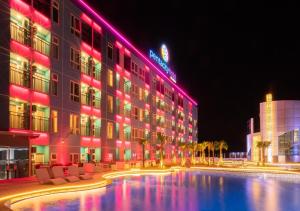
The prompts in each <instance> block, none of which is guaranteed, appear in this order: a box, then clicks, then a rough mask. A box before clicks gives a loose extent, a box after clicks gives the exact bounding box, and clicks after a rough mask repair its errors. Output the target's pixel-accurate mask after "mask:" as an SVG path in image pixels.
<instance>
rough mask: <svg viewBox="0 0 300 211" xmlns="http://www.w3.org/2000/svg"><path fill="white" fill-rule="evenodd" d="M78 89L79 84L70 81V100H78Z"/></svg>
mask: <svg viewBox="0 0 300 211" xmlns="http://www.w3.org/2000/svg"><path fill="white" fill-rule="evenodd" d="M79 90H80V89H79V84H78V83H76V82H74V81H71V89H70V96H71V100H72V101H74V102H79Z"/></svg>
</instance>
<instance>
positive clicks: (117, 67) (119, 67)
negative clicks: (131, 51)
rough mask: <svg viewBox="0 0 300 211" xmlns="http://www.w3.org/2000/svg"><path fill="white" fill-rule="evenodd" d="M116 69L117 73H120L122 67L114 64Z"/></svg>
mask: <svg viewBox="0 0 300 211" xmlns="http://www.w3.org/2000/svg"><path fill="white" fill-rule="evenodd" d="M116 69H117V71H119V72H121V71H122V67H121V66H120V65H118V64H116Z"/></svg>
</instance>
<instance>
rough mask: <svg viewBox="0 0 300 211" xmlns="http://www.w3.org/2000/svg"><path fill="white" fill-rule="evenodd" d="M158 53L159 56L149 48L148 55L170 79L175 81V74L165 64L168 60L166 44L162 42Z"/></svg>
mask: <svg viewBox="0 0 300 211" xmlns="http://www.w3.org/2000/svg"><path fill="white" fill-rule="evenodd" d="M160 53H161V57H160V56H158V55H157V54H156V53H155V52H154V51H153V50H150V51H149V57H150V59H152V60H153V61H155V62H156V63H157V64H158V65H159V66H160V67H161V68H162V69H163V70H164V71H165V73H167V75H168V76H169V77H170V79H171V80H172V81H174V82H175V83H176V75H175V73H174V72H173V71H172V70H171V69H170V68H169V66H168V64H167V63H168V62H169V51H168V48H167V46H166V45H164V44H163V45H162V46H161V48H160Z"/></svg>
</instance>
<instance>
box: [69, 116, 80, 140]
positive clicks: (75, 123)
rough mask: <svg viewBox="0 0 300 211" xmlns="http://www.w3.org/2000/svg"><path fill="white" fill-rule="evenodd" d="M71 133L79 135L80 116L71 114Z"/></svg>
mask: <svg viewBox="0 0 300 211" xmlns="http://www.w3.org/2000/svg"><path fill="white" fill-rule="evenodd" d="M70 132H71V133H72V134H77V135H78V134H79V116H78V115H76V114H70Z"/></svg>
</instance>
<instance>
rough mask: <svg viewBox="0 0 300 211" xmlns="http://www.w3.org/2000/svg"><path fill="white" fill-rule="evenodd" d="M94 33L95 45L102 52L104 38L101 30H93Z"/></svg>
mask: <svg viewBox="0 0 300 211" xmlns="http://www.w3.org/2000/svg"><path fill="white" fill-rule="evenodd" d="M93 33H94V43H93V47H94V48H95V49H96V50H97V51H99V52H101V40H102V36H101V34H100V33H99V32H97V31H96V30H93Z"/></svg>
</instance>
